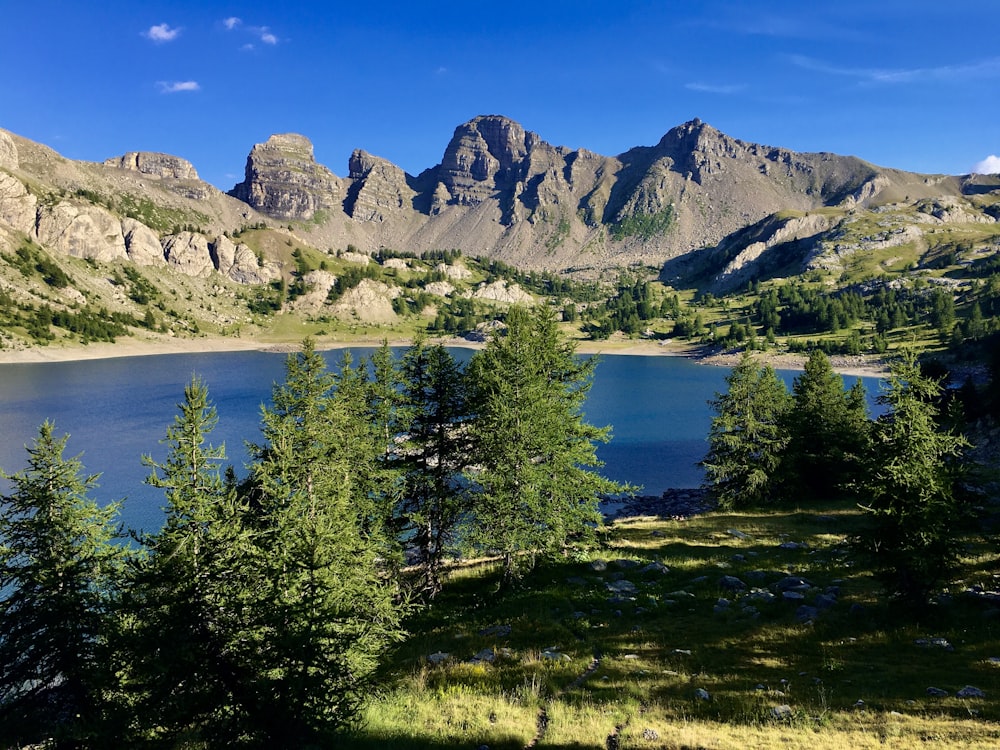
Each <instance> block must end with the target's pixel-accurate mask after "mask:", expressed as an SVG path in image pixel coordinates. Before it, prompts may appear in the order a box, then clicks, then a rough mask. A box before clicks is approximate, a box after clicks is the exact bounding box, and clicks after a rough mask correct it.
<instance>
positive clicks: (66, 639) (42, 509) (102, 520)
mask: <svg viewBox="0 0 1000 750" xmlns="http://www.w3.org/2000/svg"><path fill="white" fill-rule="evenodd" d="M54 429H55V428H54V427H53V425H52V423H51V422H45V423H44V424H42V426H41V427H40V429H39V432H38V437H37V438H36V439H35V442H34V444H33V445H32V446H31V447H29V448H28V465H27V468H26V469H25V470H24V471H21V472H19V473H17V474H13V475H8V474H6V473H4V474H3V476H4V477H5V478H7V479H9V480H10V482H11V486H12V492H11V494H10V496H9V497H6V498H3V505H2V507H0V745H2V746H4V747H15V746H16V747H21V746H24V745H32V744H43V743H46V744H47V743H49V742H51V743H52V745H53V746H55V747H60V748H62V747H65V748H73V747H87V746H91V745H92V744H100V743H99V742H97V738H98V737H99V736H100V735H101V725H102V719H103V718H104V716H105V709H106V707H107V704H106V696H107V692H108V690H109V689H110V687H111V682H110V680H111V675H110V674H109V670H108V669H107V664H108V651H107V648H106V646H107V642H108V636H109V634H110V633H111V631H112V616H113V614H114V612H113V607H114V604H115V595H114V586H115V581H116V579H117V577H118V574H119V572H120V565H121V563H122V559H123V554H124V553H123V550H122V548H121V547H120V546H117V545H115V544H113V542H114V541H115V537H116V531H115V522H116V517H117V513H118V505H117V504H112V505H107V506H105V507H103V508H100V507H98V506H97V504H96V503H95V502H94V501H93V500H91V499H90V498H89V497H88V493H89V492H90V491H91V490H92V489H93V487H94V486H95V481H96V477H93V476H84V475H82V473H81V472H82V470H83V466H82V464H81V463H80V461H79V459H78V458H64V457H63V452H64V450H65V447H66V441H67V437H65V436H64V437H62V438H57V437H55V436H54V434H53V431H54Z"/></svg>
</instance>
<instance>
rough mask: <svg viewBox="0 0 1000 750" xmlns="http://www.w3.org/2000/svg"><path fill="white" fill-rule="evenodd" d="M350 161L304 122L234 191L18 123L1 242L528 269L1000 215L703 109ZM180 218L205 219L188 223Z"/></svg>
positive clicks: (474, 137)
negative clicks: (42, 136)
mask: <svg viewBox="0 0 1000 750" xmlns="http://www.w3.org/2000/svg"><path fill="white" fill-rule="evenodd" d="M347 166H348V169H347V176H345V177H339V176H337V175H336V174H335V173H334V172H333V171H331V170H330V169H329V168H327V167H325V166H324V165H322V164H318V163H317V162H316V161H315V159H314V156H313V148H312V144H311V143H310V141H309V140H308V139H307V138H305V137H304V136H301V135H296V134H283V135H272V136H271V137H270V138H268V139H267V140H266V141H265V142H263V143H259V144H257V145H255V146H253V148H252V149H251V150H250V153H249V156H248V157H247V163H246V169H245V179H244V180H243V181H242V182H240V183H239V184H237V185H235V186H234V187H233V188H232V190H230V191H229V193H228V194H223V193H222V192H221V191H219V190H217V189H216V188H214V187H213V186H211V185H209V184H208V183H206V182H203V181H201V180H200V179H199V178H198V175H197V171H196V169H195V167H194V166H193V165H192V164H190V163H189V162H187V161H186V160H184V159H183V158H180V157H177V156H169V155H165V154H156V153H145V152H142V153H128V154H125V155H123V156H118V157H114V158H109V159H108V160H106V161H104V162H103V163H91V162H79V161H71V160H67V159H64V158H62V157H60V156H59V155H58V154H56V153H55V152H54V151H52V150H51V149H49V148H47V147H45V146H42V145H39V144H37V143H33V142H31V141H28V140H27V139H24V138H21V137H19V136H17V135H14V134H12V133H9V132H6V131H0V247H2V246H3V245H7V246H10V245H12V244H16V243H17V241H18V240H17V239H16V235H18V234H24V235H28V236H30V237H32V238H33V239H34V240H35V241H37V242H39V243H40V244H41V245H42V246H43V247H47V248H49V249H52V250H54V251H56V252H63V253H67V254H70V255H75V256H79V257H92V258H94V259H96V260H112V259H123V260H124V259H132V260H133V261H135V262H137V263H140V264H159V263H166V264H172V265H174V266H177V267H178V268H179V269H181V270H183V271H186V272H189V273H192V274H194V275H197V274H201V273H206V272H208V271H209V270H211V268H214V269H216V270H219V271H221V272H223V273H225V274H227V275H229V276H230V277H231V278H234V279H236V280H238V281H244V282H257V281H263V280H266V277H267V276H268V274H267V273H264V274H261V273H259V272H257V271H255V270H254V265H255V264H253V263H251V258H250V257H249V256H248V255H247V253H246V252H243V253H242V254H241V255H242V259H240V258H238V257H236V256H237V253H236V248H235V246H234V247H233V248H230V247H228V246H226V243H225V242H222V243H220V242H219V240H218V237H219V236H220V235H223V233H231V232H233V231H235V230H238V229H239V228H240V227H243V226H247V225H258V224H260V223H269V224H271V225H274V224H275V222H277V223H278V224H280V225H283V226H285V227H290V231H294V232H295V234H296V235H297V237H298V238H299V239H300V240H301V241H303V242H305V243H308V244H309V245H311V246H313V247H316V248H320V249H328V250H329V249H334V248H343V247H345V246H346V245H348V244H350V245H353V246H354V248H356V249H359V250H361V251H363V252H373V251H377V250H379V249H380V248H393V249H396V250H407V251H413V252H418V253H419V252H422V251H426V250H432V249H447V248H458V249H461V250H463V251H464V252H465V253H466V254H467V255H481V256H488V257H493V258H497V259H500V260H503V261H505V262H508V263H510V264H513V265H517V266H519V267H522V268H538V269H541V268H546V269H552V270H568V269H577V270H579V269H605V268H609V267H622V266H628V265H635V264H642V265H648V266H656V267H659V266H662V265H663V264H664V263H665V262H667V261H669V260H671V259H677V258H679V257H682V256H685V255H687V254H690V253H692V252H693V251H701V250H704V249H706V248H718V247H722V246H725V245H726V244H727V243H729V244H732V243H733V242H734V241H736V242H737V243H738V242H739V239H740V236H741V234H742V233H745V232H746V231H747V230H748V229H749V228H753V227H758V230H757V234H758V235H759V234H761V232H762V231H763V233H764V234H767V227H766V224H767V220H768V219H769V218H770V219H772V220H773V219H774V217H779V218H780V217H781V215H782V214H783V213H784V214H787V213H788V212H798V213H802V214H804V213H805V212H810V211H817V210H822V209H833V210H834V213H836V212H841V211H842V212H847V211H850V210H851V209H868V208H873V207H878V206H884V205H887V204H893V203H899V202H906V203H910V204H915V203H917V202H919V201H932V202H935V201H936V202H937V203H938V204H939V206H938V207H939V208H941V206H944V207H945V208H944V210H956V209H957V210H963V211H966V212H970V211H971V212H973V213H978V214H980V220H991V217H990V216H988V215H983V214H981V212H979V211H978V210H977V209H976V206H974V204H973V203H971V202H970V198H972V197H974V196H976V195H979V194H982V193H984V192H988V191H989V190H992V189H993V188H995V187H996V184H995V182H996V180H995V179H992V178H983V177H980V176H964V177H961V176H947V175H922V174H915V173H910V172H904V171H900V170H896V169H890V168H884V167H878V166H875V165H872V164H869V163H867V162H865V161H862V160H860V159H858V158H855V157H850V156H838V155H835V154H829V153H797V152H794V151H790V150H787V149H783V148H778V147H771V146H762V145H759V144H754V143H747V142H744V141H741V140H738V139H735V138H732V137H730V136H728V135H726V134H724V133H721V132H719V131H718V130H716V129H715V128H713V127H711V126H710V125H708V124H706V123H703V122H701V121H699V120H692V121H690V122H687V123H684V124H682V125H679V126H677V127H675V128H672V129H670V130H669V131H668V132H667V133H666V134H665V135H664V136H663V138H662V139H661V140H660V142H659V143H657V144H656V145H654V146H638V147H635V148H632V149H630V150H628V151H626V152H625V153H623V154H619V155H617V156H602V155H599V154H595V153H592V152H589V151H586V150H583V149H580V150H570V149H567V148H564V147H559V146H553V145H551V144H549V143H547V142H546V141H544V140H542V138H541V137H540V136H539V135H537V134H535V133H533V132H531V131H528V130H525V129H524V128H523V127H522V126H521V125H519V124H518V123H516V122H514V121H512V120H509V119H507V118H504V117H500V116H495V115H489V116H482V117H476V118H475V119H473V120H470V121H469V122H467V123H464V124H462V125H460V126H459V127H458V128H456V130H455V132H454V134H453V136H452V138H451V140H450V141H449V143H448V145H447V147H446V148H445V150H444V155H443V157H442V160H441V163H440V164H438V165H436V166H434V167H431V168H429V169H426V170H424V171H423V172H421V173H420V174H419V175H416V176H414V175H409V174H406V173H405V172H404V171H403V170H402V169H400V168H399V167H397V166H396V165H394V164H392V163H391V162H389V161H387V160H385V159H382V158H379V157H377V156H373V155H371V154H369V153H367V152H365V151H362V150H357V151H355V152H354V153H353V154H351V157H350V160H349V162H348V165H347ZM761 222H764V223H765V226H764V228H763V230H762V229H761V228H760V226H759V225H760V223H761ZM778 223H779V224H781V226H780V227H778V228H776V229H775V230H774V231H777V230H778V229H784V234H785V235H787V236H788V237H791V236H795V237H798V236H800V235H803V234H808V233H810V232H811V233H813V234H816V233H817V232H818V231H826V230H828V229H829V228H830V225H831V223H832V222H831V221H828V220H817V219H816V218H813V219H812V221H809V222H805V223H802V225H801V226H799V225H796V226H794V227H792V228H791V229H788V227H787V222H781V221H779V222H778ZM178 227H182V228H184V227H186V228H191V227H194V228H197V229H198V230H200V231H197V232H186V233H185V232H183V231H182V232H174V231H172V230H174V229H176V228H178ZM767 239H768V238H766V237H764V238H762V237H757V238H756V240H755V241H756V242H758V243H759V242H761V241H764V242H766V241H767ZM750 244H753V243H750ZM720 270H721V269H720Z"/></svg>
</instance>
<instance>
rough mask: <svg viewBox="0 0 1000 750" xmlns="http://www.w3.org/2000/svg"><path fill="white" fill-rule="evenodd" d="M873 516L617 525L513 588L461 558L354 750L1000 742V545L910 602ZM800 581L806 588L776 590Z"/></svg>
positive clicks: (820, 512) (752, 515) (420, 617)
mask: <svg viewBox="0 0 1000 750" xmlns="http://www.w3.org/2000/svg"><path fill="white" fill-rule="evenodd" d="M862 522H863V519H862V518H861V515H860V513H859V511H858V510H857V509H855V508H854V507H853V506H849V505H837V506H827V507H822V508H820V507H815V508H809V509H801V510H773V511H764V512H743V513H734V512H715V513H709V514H705V515H701V516H695V517H692V518H689V519H686V520H685V519H670V518H658V517H642V518H627V519H620V520H618V521H616V522H615V523H614V524H612V525H611V526H610V527H609V528H608V529H607V532H606V534H605V535H604V537H603V543H602V547H601V549H599V550H596V551H595V552H594V553H593V554H592V555H590V556H587V557H581V558H580V559H568V558H567V559H559V560H548V561H543V562H541V563H540V564H539V565H538V566H537V567H536V568H535V569H534V571H533V572H532V573H531V574H530V575H528V576H527V577H526V578H525V579H524V580H523V582H522V583H521V584H520V585H519V586H518V587H517V588H515V589H513V590H509V591H506V592H502V591H498V589H497V582H498V577H497V571H496V569H495V567H494V566H493V565H492V564H491V563H490V561H466V562H462V563H460V564H456V566H455V567H454V568H453V569H452V571H451V573H450V576H449V579H448V582H447V585H446V588H445V590H444V591H443V593H442V594H441V595H440V596H439V597H438V599H437V600H436V601H435V602H434V603H433V605H432V606H430V607H426V608H423V609H422V610H419V611H417V612H416V613H415V614H414V615H413V616H412V618H411V619H410V621H409V623H408V630H409V632H410V633H411V635H410V636H409V638H408V639H407V640H406V641H405V642H404V643H402V644H400V646H399V647H398V648H397V649H396V651H395V653H394V654H393V656H392V658H391V659H390V661H389V663H388V665H387V667H386V670H385V673H384V675H383V680H382V685H383V686H384V687H383V690H382V692H380V693H379V694H378V695H375V696H373V697H372V699H371V700H370V702H369V703H368V705H367V708H366V711H365V713H364V716H363V724H362V725H361V726H360V727H359V728H358V730H357V731H356V733H355V734H354V735H353V737H352V738H351V739H350V741H347V742H345V744H344V747H346V748H357V749H359V750H360V749H365V750H367V749H369V748H370V749H371V750H374V749H375V748H414V749H416V748H425V749H427V750H434V749H438V750H444V749H445V748H479V747H482V746H488V747H489V748H490V749H491V750H497V749H498V748H524V747H538V748H567V749H568V748H612V747H614V748H620V749H624V748H671V749H675V748H676V749H677V750H680V749H681V748H690V749H694V748H705V749H706V750H710V749H711V750H714V749H716V748H718V749H720V750H721V749H723V748H734V749H735V748H761V749H763V748H775V747H782V748H810V749H811V750H816V749H817V748H852V750H859V749H861V748H874V747H893V748H917V747H920V748H927V747H934V748H993V747H996V746H998V745H1000V724H998V723H997V722H998V719H1000V707H998V705H1000V704H998V703H997V696H998V695H1000V601H996V602H991V601H990V600H989V597H986V596H973V595H970V594H968V593H966V589H969V588H973V587H976V586H979V587H981V588H982V589H983V590H985V591H992V590H995V589H996V588H997V585H996V583H995V577H996V576H998V575H1000V554H998V551H997V547H996V544H995V543H994V542H992V541H991V540H988V539H986V538H983V537H979V536H975V537H970V538H969V539H968V548H967V551H968V555H967V558H966V567H965V569H964V570H963V576H962V578H961V579H960V580H955V581H953V582H952V584H951V586H950V587H949V591H948V593H947V594H946V595H945V596H943V597H942V598H940V600H939V601H938V602H937V603H935V604H932V605H929V606H927V607H926V608H924V609H922V610H920V611H897V610H895V609H894V608H893V607H892V606H890V604H889V603H888V602H886V601H884V600H883V598H882V597H881V596H880V592H879V588H878V585H877V582H876V581H874V580H873V579H872V577H871V575H870V574H869V573H868V572H867V571H866V570H864V568H863V567H862V566H861V565H860V564H857V563H855V562H854V560H853V559H852V554H851V553H850V549H849V544H848V542H847V540H848V538H849V537H850V536H851V534H852V532H853V531H854V530H856V529H857V528H858V524H860V523H862ZM782 545H784V546H782ZM595 561H603V562H606V563H607V565H606V568H605V566H603V565H602V564H601V563H600V562H595ZM724 576H731V577H733V578H737V579H739V580H740V581H742V582H743V583H745V584H746V585H747V589H746V590H744V591H742V592H740V591H734V590H732V589H731V588H727V587H726V585H727V584H726V583H724V582H723V580H722V579H723V577H724ZM788 576H797V577H801V578H803V579H806V581H807V582H808V584H810V585H809V586H806V585H804V584H803V585H802V586H800V587H799V588H798V589H796V591H797V592H799V593H801V594H802V597H803V598H801V599H799V598H791V599H788V598H786V597H785V596H784V595H783V594H782V593H780V592H777V591H776V589H775V584H776V583H777V582H778V581H781V580H783V579H785V578H786V577H788ZM626 582H627V583H626ZM629 584H631V585H629ZM728 585H729V586H735V584H734V583H732V582H728ZM609 587H617V588H618V589H619V590H618V591H612V590H611V588H609ZM819 594H824V595H825V598H823V599H821V600H820V601H822V602H823V604H821V605H820V606H821V607H825V608H821V609H819V610H818V611H812V610H802V609H800V607H802V606H803V605H805V606H813V605H815V604H817V603H818V602H817V600H816V597H817V595H819ZM720 599H725V600H728V602H729V603H728V605H726V604H725V603H724V602H721V601H720ZM831 600H832V604H831ZM508 631H509V632H508ZM445 654H447V656H444V655H445ZM432 655H436V656H435V657H433V658H432V659H429V658H428V657H431V656H432ZM476 655H478V656H479V657H480V660H479V661H478V662H474V661H473V657H474V656H476ZM484 656H485V657H486V658H485V659H484V658H483V657H484ZM491 659H492V661H490V660H491ZM435 662H436V663H435ZM966 686H973V687H976V688H978V689H979V690H981V691H983V693H984V696H985V697H973V698H960V697H957V695H956V693H957V692H958V691H960V690H961V689H962V688H964V687H966ZM928 688H937V689H938V690H941V691H947V695H946V696H943V697H935V696H933V695H930V694H929V693H928Z"/></svg>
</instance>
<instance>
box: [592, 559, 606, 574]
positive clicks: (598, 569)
mask: <svg viewBox="0 0 1000 750" xmlns="http://www.w3.org/2000/svg"><path fill="white" fill-rule="evenodd" d="M590 569H591V570H593V571H594V572H595V573H603V572H604V571H605V570H607V569H608V564H607V562H605V561H604V560H591V561H590Z"/></svg>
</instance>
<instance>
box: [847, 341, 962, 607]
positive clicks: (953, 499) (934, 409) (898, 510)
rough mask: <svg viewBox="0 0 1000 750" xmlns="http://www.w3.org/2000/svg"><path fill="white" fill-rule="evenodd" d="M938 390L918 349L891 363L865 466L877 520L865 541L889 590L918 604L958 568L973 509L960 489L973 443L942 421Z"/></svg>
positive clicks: (866, 488) (873, 519) (871, 514)
mask: <svg viewBox="0 0 1000 750" xmlns="http://www.w3.org/2000/svg"><path fill="white" fill-rule="evenodd" d="M940 396H941V386H940V384H939V383H938V382H937V381H936V380H934V379H932V378H929V377H927V376H925V375H924V374H922V373H921V371H920V366H919V364H918V363H917V360H916V356H915V355H914V354H913V353H912V352H907V353H906V354H904V356H903V358H902V359H901V360H899V361H898V362H896V363H895V364H893V366H892V368H891V371H890V375H889V387H888V390H887V391H886V393H885V394H883V396H881V397H880V398H881V401H882V403H884V404H886V405H887V406H888V407H889V412H888V413H887V414H885V415H884V416H883V417H881V418H880V419H879V420H878V421H877V422H876V423H875V424H874V426H873V430H872V449H871V451H870V453H869V456H868V463H867V466H866V471H865V472H864V481H863V489H864V491H865V495H864V497H865V498H866V500H867V502H865V503H864V504H863V505H862V506H861V507H862V510H864V511H865V512H866V513H867V514H868V515H869V518H870V520H871V524H870V526H869V527H868V528H867V529H866V530H865V531H864V532H863V533H862V534H861V535H860V537H859V542H860V544H861V547H862V549H864V550H865V551H867V552H868V553H870V554H871V555H872V558H873V560H874V563H875V567H876V570H877V572H878V574H879V575H880V577H881V578H882V580H883V581H884V582H885V585H886V587H887V589H888V591H889V593H890V594H892V595H895V596H899V597H900V598H902V599H903V600H905V601H908V602H912V603H918V602H922V601H924V600H925V599H926V598H927V596H928V595H929V594H930V593H931V591H933V589H934V587H935V586H936V585H938V584H939V583H940V582H941V581H942V580H944V579H945V577H946V576H947V574H948V572H949V571H950V570H951V569H952V568H953V566H954V563H955V561H956V559H957V555H958V542H957V536H956V529H957V528H958V527H959V526H960V523H961V521H962V520H963V518H965V516H966V510H967V509H966V508H965V507H964V505H963V502H962V500H961V498H960V496H959V495H958V493H957V492H956V488H957V485H958V481H959V479H960V477H961V469H962V465H961V456H962V453H963V451H964V450H965V449H966V448H967V447H968V446H969V443H968V441H967V440H966V439H965V438H964V437H962V436H961V435H956V434H952V433H951V432H949V431H947V430H945V429H943V428H942V427H941V426H940V424H939V418H940V413H939V408H938V401H939V399H940Z"/></svg>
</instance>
